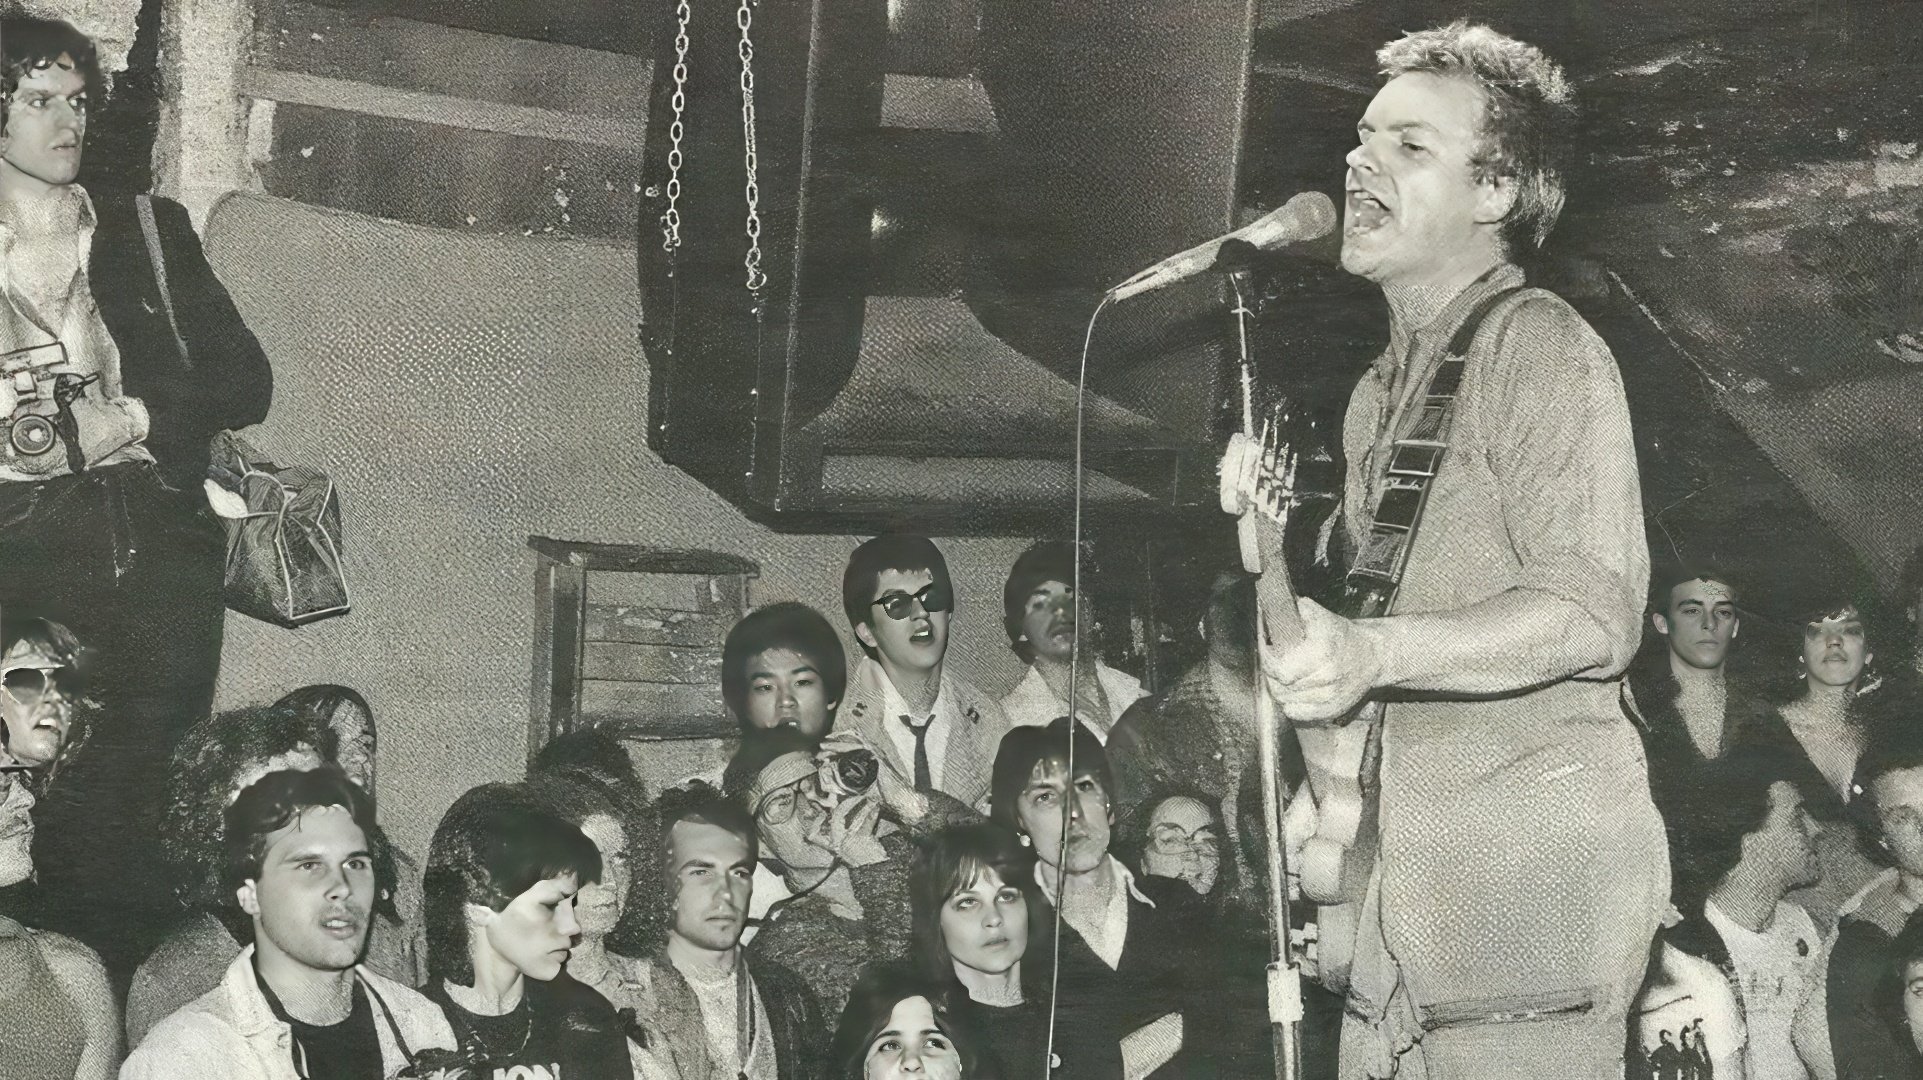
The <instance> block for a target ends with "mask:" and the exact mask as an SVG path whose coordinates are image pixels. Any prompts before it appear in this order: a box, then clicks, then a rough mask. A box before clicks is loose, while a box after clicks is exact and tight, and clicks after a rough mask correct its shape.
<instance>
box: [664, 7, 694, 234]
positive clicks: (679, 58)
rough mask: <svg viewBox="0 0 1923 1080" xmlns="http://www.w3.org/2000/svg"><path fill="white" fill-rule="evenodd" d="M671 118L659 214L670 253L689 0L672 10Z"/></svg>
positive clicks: (675, 228) (684, 103) (676, 223)
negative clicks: (665, 181)
mask: <svg viewBox="0 0 1923 1080" xmlns="http://www.w3.org/2000/svg"><path fill="white" fill-rule="evenodd" d="M674 17H675V34H674V98H673V100H672V102H671V103H670V104H671V107H672V108H673V109H674V120H673V122H672V123H670V124H669V125H668V209H667V212H666V213H664V214H662V215H661V250H663V251H665V252H667V253H668V254H670V255H673V254H675V252H677V251H678V250H680V247H681V208H680V206H679V203H680V201H681V162H682V156H681V137H682V136H683V135H684V134H686V133H687V129H686V128H685V127H684V125H683V123H682V121H683V120H684V119H686V117H687V114H688V22H689V21H690V20H691V19H692V18H693V17H694V12H693V10H692V9H691V8H690V7H689V0H681V2H680V3H679V4H677V5H676V6H675V9H674Z"/></svg>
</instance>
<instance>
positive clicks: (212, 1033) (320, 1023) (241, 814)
mask: <svg viewBox="0 0 1923 1080" xmlns="http://www.w3.org/2000/svg"><path fill="white" fill-rule="evenodd" d="M226 821H227V824H226V845H227V852H228V865H229V872H230V881H231V882H232V885H233V897H234V902H235V903H236V904H237V905H238V906H239V908H240V910H241V911H242V912H243V913H245V915H246V916H247V918H248V919H249V920H250V921H251V922H252V925H253V944H251V945H249V946H248V947H247V948H246V949H245V950H243V951H242V953H241V955H240V956H239V957H238V958H236V959H235V960H234V962H233V963H232V964H231V965H229V966H228V968H227V974H226V977H225V978H223V979H222V980H221V984H220V985H219V986H217V987H215V988H214V989H213V990H210V991H208V992H207V993H206V994H204V995H202V996H201V997H199V998H197V999H195V1000H194V1001H193V1002H192V1003H190V1004H188V1005H187V1006H186V1007H185V1008H183V1009H181V1010H180V1011H179V1012H176V1013H174V1014H173V1015H172V1016H169V1017H168V1018H166V1019H165V1020H162V1021H161V1022H160V1023H159V1024H156V1025H155V1026H154V1028H153V1030H152V1031H151V1032H149V1033H148V1035H147V1038H146V1040H145V1041H144V1042H142V1043H141V1045H140V1047H139V1048H138V1049H136V1050H135V1051H134V1053H133V1055H132V1056H131V1057H129V1058H128V1059H127V1063H126V1065H125V1066H124V1067H123V1068H122V1069H121V1074H120V1075H121V1077H122V1080H170V1078H175V1077H178V1078H179V1080H220V1078H224V1077H231V1078H233V1080H256V1078H259V1077H293V1076H304V1077H335V1078H350V1077H351V1078H355V1080H385V1078H387V1077H390V1076H393V1075H394V1074H395V1073H396V1072H397V1071H399V1070H400V1069H402V1068H403V1067H406V1066H408V1065H410V1064H412V1063H413V1060H414V1059H415V1058H416V1057H417V1056H418V1055H419V1054H420V1053H421V1052H422V1051H426V1050H434V1049H441V1050H451V1049H452V1048H453V1047H454V1033H453V1031H452V1030H451V1029H450V1028H449V1027H448V1023H447V1019H446V1017H445V1016H443V1015H442V1013H441V1010H440V1008H439V1007H437V1006H436V1005H435V1004H434V1003H433V1002H431V1001H429V1000H428V999H427V998H425V997H423V996H421V995H420V994H418V993H416V992H414V991H413V990H410V989H408V988H407V987H405V986H402V985H401V984H399V983H397V982H393V981H392V980H389V979H386V978H383V977H381V976H380V975H377V974H375V973H374V972H372V971H369V970H367V969H366V968H364V967H358V966H356V961H357V960H358V959H359V957H360V954H361V950H362V948H363V946H364V945H365V944H366V940H367V929H368V926H369V924H370V922H371V920H372V917H373V907H374V895H375V882H374V859H373V856H372V854H371V853H370V852H369V850H368V849H369V843H368V835H369V834H370V833H371V832H372V830H373V828H374V808H373V805H372V804H371V803H370V802H369V801H368V798H367V795H366V794H365V793H364V792H362V791H361V789H360V788H359V787H357V786H355V785H354V784H353V782H351V781H349V780H348V779H347V777H346V776H345V775H343V774H342V773H341V772H340V770H338V769H336V768H333V767H331V766H330V767H327V768H322V769H316V770H312V771H307V772H297V771H282V772H274V773H269V774H268V775H266V776H265V777H262V778H261V779H260V780H258V781H255V782H254V784H253V785H252V786H250V787H248V788H247V790H246V791H244V792H242V793H241V795H240V798H239V799H237V800H235V802H234V804H233V805H232V806H231V807H229V808H228V810H227V816H226Z"/></svg>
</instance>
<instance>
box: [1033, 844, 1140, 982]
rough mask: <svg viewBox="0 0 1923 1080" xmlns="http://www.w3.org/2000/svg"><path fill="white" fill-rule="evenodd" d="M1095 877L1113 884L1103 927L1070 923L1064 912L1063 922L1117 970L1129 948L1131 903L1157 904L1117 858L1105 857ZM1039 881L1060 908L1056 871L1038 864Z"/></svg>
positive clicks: (1075, 921)
mask: <svg viewBox="0 0 1923 1080" xmlns="http://www.w3.org/2000/svg"><path fill="white" fill-rule="evenodd" d="M1094 873H1097V874H1106V875H1108V878H1109V880H1110V882H1111V883H1112V884H1113V887H1112V888H1110V889H1109V892H1108V907H1106V908H1105V909H1103V911H1102V921H1101V923H1100V924H1098V925H1083V924H1082V923H1081V922H1080V921H1079V920H1076V919H1070V918H1069V917H1068V912H1066V911H1064V912H1062V920H1063V921H1064V922H1066V923H1068V925H1069V926H1071V927H1073V928H1074V929H1075V932H1076V933H1078V934H1080V935H1082V940H1083V941H1085V942H1087V943H1088V947H1089V949H1091V950H1092V951H1093V952H1094V953H1095V955H1096V956H1098V957H1101V960H1102V963H1104V964H1107V965H1108V966H1109V967H1110V968H1115V967H1118V966H1119V965H1120V964H1121V962H1122V949H1123V948H1124V947H1125V946H1127V944H1128V902H1129V900H1130V899H1131V898H1133V899H1135V900H1138V901H1140V902H1142V903H1144V904H1147V905H1148V906H1149V907H1154V906H1155V901H1153V900H1150V899H1149V898H1148V897H1147V896H1144V895H1143V894H1142V890H1140V889H1138V888H1136V887H1135V875H1134V874H1132V873H1130V872H1129V869H1128V867H1126V866H1123V865H1122V860H1120V859H1117V858H1116V857H1115V856H1113V855H1105V856H1103V858H1102V865H1101V866H1100V867H1097V868H1096V869H1095V871H1094ZM1035 880H1036V882H1037V883H1038V884H1040V885H1041V889H1042V895H1043V896H1045V897H1047V898H1048V902H1049V903H1050V904H1055V905H1057V906H1059V904H1058V903H1057V901H1056V899H1055V871H1053V870H1051V869H1050V868H1049V867H1047V866H1046V865H1043V864H1041V863H1036V864H1035Z"/></svg>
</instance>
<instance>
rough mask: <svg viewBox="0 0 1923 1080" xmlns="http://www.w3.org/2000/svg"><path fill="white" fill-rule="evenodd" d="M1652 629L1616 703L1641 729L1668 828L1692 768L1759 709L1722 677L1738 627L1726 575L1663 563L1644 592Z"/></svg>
mask: <svg viewBox="0 0 1923 1080" xmlns="http://www.w3.org/2000/svg"><path fill="white" fill-rule="evenodd" d="M1650 600H1651V603H1650V607H1651V611H1650V614H1649V623H1650V627H1651V629H1652V630H1653V631H1654V632H1653V633H1652V634H1651V635H1650V638H1649V641H1648V642H1647V643H1646V644H1645V646H1644V648H1643V650H1642V652H1641V653H1640V654H1638V656H1637V658H1636V661H1635V662H1634V663H1633V664H1631V665H1630V668H1629V671H1628V673H1627V678H1625V680H1624V683H1623V705H1624V707H1625V708H1626V709H1627V710H1628V711H1629V713H1630V715H1631V717H1632V718H1634V719H1635V720H1636V721H1637V722H1638V723H1639V724H1640V725H1641V727H1642V734H1643V745H1644V747H1645V749H1646V751H1647V754H1648V757H1649V786H1650V791H1651V793H1652V794H1653V795H1654V796H1655V799H1656V806H1657V808H1658V809H1660V810H1661V811H1662V812H1663V820H1664V822H1665V824H1666V825H1667V826H1668V828H1669V837H1670V847H1671V848H1672V850H1673V849H1674V848H1675V847H1676V845H1677V844H1678V842H1679V838H1678V837H1677V835H1676V823H1677V820H1678V817H1679V814H1680V813H1681V807H1682V802H1683V800H1684V799H1686V798H1687V797H1688V794H1689V790H1690V787H1691V785H1692V784H1693V782H1694V780H1695V776H1696V773H1697V770H1699V769H1700V768H1701V767H1702V765H1703V763H1704V762H1707V761H1712V760H1715V759H1716V758H1719V757H1721V756H1722V755H1723V754H1725V753H1727V752H1728V751H1729V750H1730V748H1731V747H1733V746H1735V745H1736V744H1737V742H1738V740H1739V739H1740V738H1741V737H1742V736H1743V735H1744V734H1745V733H1746V732H1748V731H1750V730H1753V729H1754V727H1755V725H1756V723H1757V722H1758V718H1759V717H1761V716H1762V715H1763V713H1764V711H1765V710H1766V709H1767V707H1768V706H1766V705H1765V704H1764V703H1763V702H1762V701H1760V700H1758V699H1756V698H1753V697H1751V696H1750V695H1749V694H1747V693H1745V692H1744V691H1743V689H1742V688H1741V687H1740V686H1739V685H1737V684H1735V683H1733V682H1732V681H1731V680H1730V678H1729V676H1728V669H1729V654H1730V648H1731V646H1733V645H1734V644H1735V642H1736V638H1737V635H1738V633H1739V632H1740V631H1741V629H1742V616H1741V614H1740V613H1739V612H1738V610H1737V604H1738V602H1739V600H1740V597H1739V596H1738V594H1737V591H1736V586H1735V585H1734V584H1733V583H1732V582H1731V580H1730V577H1729V575H1728V574H1726V573H1724V572H1723V571H1721V570H1719V569H1715V568H1712V567H1704V566H1671V567H1669V568H1667V569H1666V571H1665V572H1664V573H1663V574H1662V575H1661V576H1659V577H1658V578H1657V579H1656V581H1655V587H1654V588H1653V589H1651V590H1650Z"/></svg>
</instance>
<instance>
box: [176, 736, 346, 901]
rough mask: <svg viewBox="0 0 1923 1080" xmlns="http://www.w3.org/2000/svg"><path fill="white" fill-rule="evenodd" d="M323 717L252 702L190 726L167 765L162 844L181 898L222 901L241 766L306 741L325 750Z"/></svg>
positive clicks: (244, 767)
mask: <svg viewBox="0 0 1923 1080" xmlns="http://www.w3.org/2000/svg"><path fill="white" fill-rule="evenodd" d="M329 744H330V742H329V733H328V731H327V725H326V724H325V723H322V722H321V721H319V720H317V719H315V718H314V717H313V716H312V715H310V714H308V713H305V712H303V711H301V710H298V709H287V708H281V707H277V706H273V705H254V706H249V707H247V708H242V709H230V710H228V711H226V712H222V713H217V714H215V715H213V716H210V717H208V718H206V719H204V720H201V721H200V722H198V723H196V724H194V725H193V726H192V727H190V728H188V729H187V734H186V735H185V736H183V737H182V738H181V740H180V743H179V745H178V746H176V747H175V748H174V754H173V758H172V761H171V762H170V763H169V765H168V773H167V792H166V801H165V803H164V804H163V805H162V807H161V811H160V850H161V857H162V859H163V860H164V861H165V863H166V865H167V868H168V871H169V873H170V876H171V878H172V884H173V889H174V895H175V897H176V898H177V899H179V900H180V902H181V903H183V904H186V905H187V906H189V907H194V908H201V909H219V908H223V907H225V906H226V904H225V899H224V898H223V893H224V892H225V889H224V887H223V885H222V882H221V880H220V873H219V870H220V866H221V864H222V859H221V849H220V836H221V828H222V821H223V820H224V815H225V813H226V810H227V803H228V796H229V795H230V794H231V793H232V792H233V789H234V782H235V781H236V780H238V779H239V778H240V776H241V774H243V773H245V772H247V771H248V770H250V769H253V768H257V767H259V766H260V765H261V764H262V763H264V762H266V761H269V760H271V759H273V758H277V757H281V756H284V755H286V754H291V753H294V752H295V751H297V750H299V749H301V748H302V747H305V748H307V749H309V750H312V751H313V752H314V753H315V755H316V756H318V757H320V758H321V759H322V760H327V758H328V753H327V751H328V747H329Z"/></svg>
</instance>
